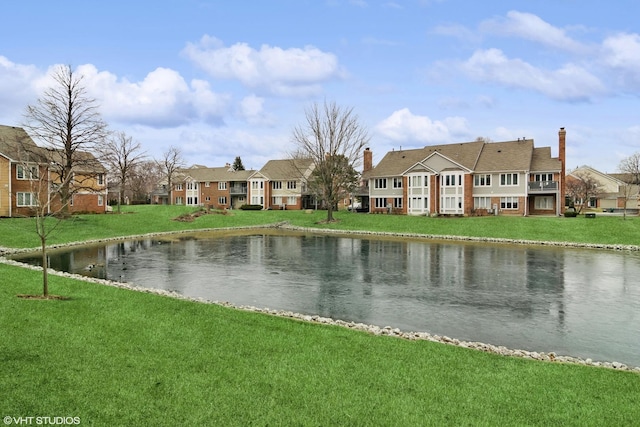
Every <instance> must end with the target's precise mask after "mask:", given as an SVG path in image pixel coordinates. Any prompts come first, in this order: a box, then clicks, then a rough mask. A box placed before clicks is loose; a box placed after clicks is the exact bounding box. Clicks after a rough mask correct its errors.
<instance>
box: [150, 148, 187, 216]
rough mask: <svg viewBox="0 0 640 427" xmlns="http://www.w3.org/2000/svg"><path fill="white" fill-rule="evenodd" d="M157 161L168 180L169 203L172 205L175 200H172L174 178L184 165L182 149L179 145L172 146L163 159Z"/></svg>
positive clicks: (163, 155)
mask: <svg viewBox="0 0 640 427" xmlns="http://www.w3.org/2000/svg"><path fill="white" fill-rule="evenodd" d="M156 162H157V164H158V166H159V167H160V169H161V170H162V173H163V174H164V175H165V178H166V180H167V192H168V195H169V204H170V205H172V204H173V201H172V200H171V188H172V185H173V179H174V177H175V174H176V172H177V170H178V169H180V168H183V167H184V159H183V158H182V151H181V150H180V149H179V148H178V147H175V146H171V147H169V149H168V150H167V151H165V152H164V153H163V154H162V159H160V160H157V161H156Z"/></svg>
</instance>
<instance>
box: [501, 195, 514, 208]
mask: <svg viewBox="0 0 640 427" xmlns="http://www.w3.org/2000/svg"><path fill="white" fill-rule="evenodd" d="M500 209H518V198H517V197H500Z"/></svg>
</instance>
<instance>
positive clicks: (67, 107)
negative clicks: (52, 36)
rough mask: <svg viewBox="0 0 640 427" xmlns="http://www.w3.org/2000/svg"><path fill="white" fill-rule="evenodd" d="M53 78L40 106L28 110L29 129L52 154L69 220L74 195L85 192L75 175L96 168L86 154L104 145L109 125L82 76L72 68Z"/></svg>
mask: <svg viewBox="0 0 640 427" xmlns="http://www.w3.org/2000/svg"><path fill="white" fill-rule="evenodd" d="M52 78H53V84H52V86H51V87H50V88H48V89H47V90H45V92H44V94H43V95H42V96H41V97H40V98H38V100H37V102H36V104H34V105H29V106H27V109H26V113H25V119H26V124H25V128H27V129H28V130H29V131H30V134H31V135H32V136H34V137H35V138H37V139H39V140H41V141H42V142H43V144H44V145H45V146H46V147H47V148H49V150H50V151H49V152H50V153H51V159H50V164H49V167H50V169H51V171H52V173H53V175H54V176H55V181H56V182H57V183H58V185H57V186H56V188H57V193H58V195H59V197H60V203H61V206H62V211H61V213H62V214H63V216H67V215H68V214H69V201H70V200H71V197H72V196H73V193H74V192H76V191H79V190H80V189H81V188H82V185H80V183H77V182H74V183H73V185H72V181H73V172H74V170H76V169H78V168H79V169H82V170H83V172H84V171H86V170H91V168H93V167H94V164H91V165H83V162H86V161H91V162H94V159H91V158H89V157H87V156H84V155H82V152H83V151H91V150H92V149H93V148H94V147H95V146H96V145H97V144H101V143H102V141H103V140H104V138H105V137H106V135H107V125H106V123H105V122H104V121H103V120H102V117H101V115H100V113H99V111H98V108H99V106H98V104H97V102H96V100H95V99H93V98H89V97H88V96H87V91H86V88H85V86H84V84H83V82H82V79H83V77H82V76H79V75H77V74H75V73H74V72H73V70H72V69H71V67H70V66H60V67H58V68H57V69H56V70H55V71H54V73H53V75H52ZM85 166H87V167H85ZM85 176H86V175H85Z"/></svg>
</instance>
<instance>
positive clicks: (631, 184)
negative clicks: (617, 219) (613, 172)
mask: <svg viewBox="0 0 640 427" xmlns="http://www.w3.org/2000/svg"><path fill="white" fill-rule="evenodd" d="M618 169H619V170H620V172H621V175H620V177H621V178H622V181H623V182H624V183H625V185H624V188H623V199H624V200H623V203H624V209H623V217H624V218H625V219H626V218H627V202H628V201H629V200H630V199H631V198H632V197H633V196H635V198H636V199H638V197H640V193H639V192H638V189H639V188H640V152H638V153H634V154H632V155H631V156H629V157H627V158H624V159H622V161H621V162H620V165H619V166H618Z"/></svg>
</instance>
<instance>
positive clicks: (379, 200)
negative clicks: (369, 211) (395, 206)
mask: <svg viewBox="0 0 640 427" xmlns="http://www.w3.org/2000/svg"><path fill="white" fill-rule="evenodd" d="M374 200H375V206H376V208H386V207H387V199H386V198H384V197H376V198H375V199H374Z"/></svg>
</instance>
